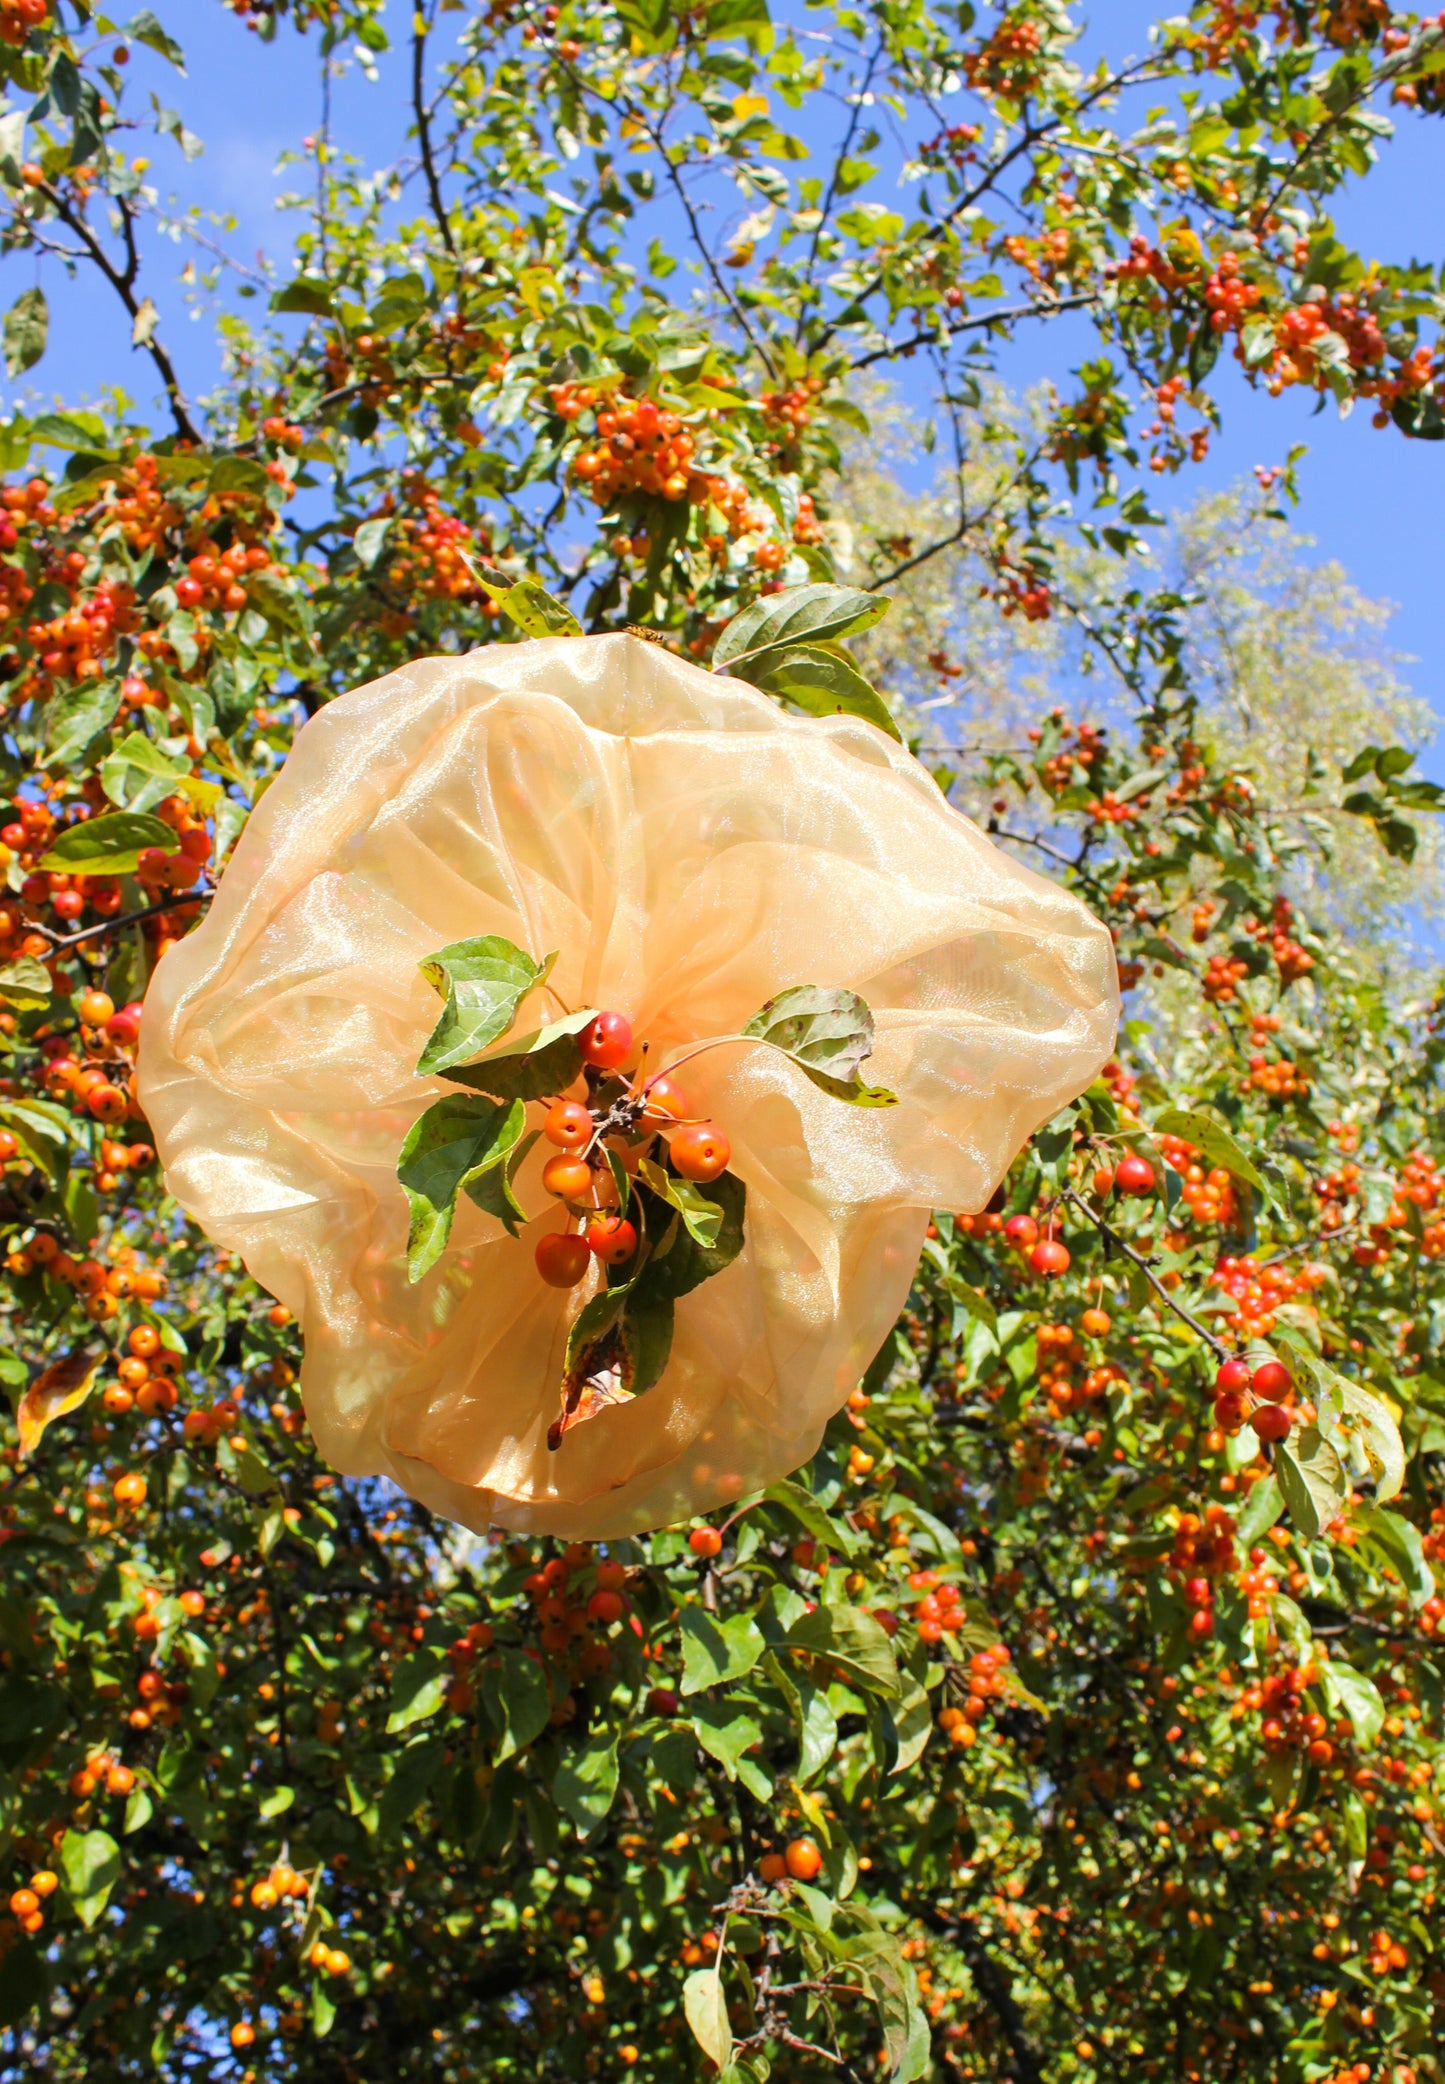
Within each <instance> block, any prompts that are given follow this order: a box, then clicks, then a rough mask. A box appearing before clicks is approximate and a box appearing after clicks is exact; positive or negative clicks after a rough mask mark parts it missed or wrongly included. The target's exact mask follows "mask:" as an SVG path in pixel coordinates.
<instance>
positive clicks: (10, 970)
mask: <svg viewBox="0 0 1445 2084" xmlns="http://www.w3.org/2000/svg"><path fill="white" fill-rule="evenodd" d="M52 996H53V991H52V988H51V983H50V972H49V971H48V970H47V969H46V967H45V965H44V963H43V962H41V961H40V960H39V959H38V958H37V957H36V956H34V955H22V956H20V957H19V959H18V960H17V961H15V962H9V963H6V965H5V967H4V968H3V969H0V999H3V1000H4V1001H5V1003H6V1005H7V1006H14V1007H15V1009H16V1011H17V1012H20V1013H34V1012H37V1011H38V1010H39V1008H40V1007H41V1006H48V1005H49V1004H50V1001H51V998H52Z"/></svg>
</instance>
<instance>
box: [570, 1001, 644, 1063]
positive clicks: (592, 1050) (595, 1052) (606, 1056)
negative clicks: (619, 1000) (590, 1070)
mask: <svg viewBox="0 0 1445 2084" xmlns="http://www.w3.org/2000/svg"><path fill="white" fill-rule="evenodd" d="M577 1042H578V1047H579V1048H580V1049H581V1051H582V1061H583V1063H584V1064H595V1065H596V1067H597V1069H598V1070H599V1071H615V1070H616V1069H617V1067H618V1065H619V1064H624V1063H625V1062H626V1061H627V1058H628V1055H629V1054H630V1052H631V1049H632V1023H631V1021H630V1020H628V1018H627V1016H626V1015H625V1014H623V1013H599V1014H598V1016H597V1018H596V1019H595V1020H594V1021H593V1023H592V1025H591V1027H590V1028H583V1030H582V1032H581V1034H580V1035H579V1036H578V1037H577Z"/></svg>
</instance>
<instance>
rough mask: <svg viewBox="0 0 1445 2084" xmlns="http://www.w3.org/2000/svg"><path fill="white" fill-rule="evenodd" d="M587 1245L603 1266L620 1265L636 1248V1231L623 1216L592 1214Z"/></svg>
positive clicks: (588, 1227)
mask: <svg viewBox="0 0 1445 2084" xmlns="http://www.w3.org/2000/svg"><path fill="white" fill-rule="evenodd" d="M554 1162H555V1161H554ZM587 1247H588V1250H589V1251H591V1252H595V1253H596V1255H597V1257H598V1258H599V1259H600V1260H601V1261H602V1264H603V1265H604V1266H622V1265H623V1264H624V1263H625V1262H626V1261H627V1260H629V1259H630V1258H631V1257H632V1255H633V1253H634V1252H635V1251H636V1250H637V1232H636V1231H635V1230H634V1229H633V1227H632V1225H631V1224H630V1223H629V1222H628V1221H627V1218H626V1217H625V1216H594V1217H593V1218H592V1221H591V1222H590V1223H589V1224H588V1225H587Z"/></svg>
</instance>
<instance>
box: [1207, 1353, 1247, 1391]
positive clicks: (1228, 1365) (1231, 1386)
mask: <svg viewBox="0 0 1445 2084" xmlns="http://www.w3.org/2000/svg"><path fill="white" fill-rule="evenodd" d="M1248 1388H1249V1362H1248V1361H1247V1360H1241V1359H1240V1358H1239V1357H1238V1355H1237V1354H1236V1356H1235V1358H1234V1359H1233V1360H1226V1361H1224V1362H1222V1363H1221V1365H1220V1368H1219V1372H1218V1374H1217V1375H1216V1376H1215V1378H1214V1394H1215V1395H1216V1396H1217V1397H1225V1396H1228V1397H1237V1396H1242V1395H1243V1393H1244V1391H1245V1390H1247V1389H1248Z"/></svg>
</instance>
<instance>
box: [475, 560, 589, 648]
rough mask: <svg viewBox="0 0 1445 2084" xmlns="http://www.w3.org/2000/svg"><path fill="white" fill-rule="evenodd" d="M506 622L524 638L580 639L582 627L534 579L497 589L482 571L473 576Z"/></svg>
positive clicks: (561, 603)
mask: <svg viewBox="0 0 1445 2084" xmlns="http://www.w3.org/2000/svg"><path fill="white" fill-rule="evenodd" d="M474 576H475V577H476V579H477V581H478V582H479V584H480V585H481V586H482V587H484V588H485V590H486V591H487V592H488V593H489V594H490V595H491V597H492V599H493V600H494V601H495V602H496V603H497V605H498V606H499V607H500V609H501V611H502V613H503V614H504V615H505V616H506V617H507V618H508V620H509V621H511V622H515V623H516V625H517V627H518V629H519V630H521V631H522V632H523V634H524V635H526V636H528V637H580V636H581V634H582V625H581V623H580V622H579V621H578V620H577V617H576V616H575V615H574V614H573V613H572V610H571V609H570V608H569V607H568V606H567V605H566V603H565V602H563V601H559V600H557V599H556V598H555V597H554V596H553V595H552V594H550V593H548V592H547V590H546V589H545V587H542V586H539V585H538V583H537V581H536V580H535V579H519V580H518V581H517V583H516V584H515V586H499V585H497V584H496V582H495V581H494V580H492V579H489V578H488V577H487V575H486V573H485V572H481V571H477V572H475V573H474Z"/></svg>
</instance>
